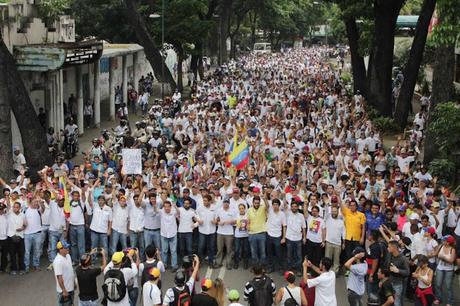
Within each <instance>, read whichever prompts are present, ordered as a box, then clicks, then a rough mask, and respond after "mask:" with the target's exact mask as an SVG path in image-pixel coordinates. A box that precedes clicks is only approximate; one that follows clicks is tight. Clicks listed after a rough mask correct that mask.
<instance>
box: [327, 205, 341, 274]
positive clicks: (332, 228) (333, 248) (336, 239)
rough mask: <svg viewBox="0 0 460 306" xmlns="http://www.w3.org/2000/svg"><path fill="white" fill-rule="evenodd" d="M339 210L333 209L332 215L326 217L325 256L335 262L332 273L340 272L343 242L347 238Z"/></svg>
mask: <svg viewBox="0 0 460 306" xmlns="http://www.w3.org/2000/svg"><path fill="white" fill-rule="evenodd" d="M338 215H339V208H338V207H334V206H333V207H331V213H330V215H329V214H328V215H326V252H325V256H326V257H328V258H331V259H332V261H333V265H332V271H334V272H335V273H337V272H338V271H339V264H340V253H341V252H342V241H343V240H344V238H345V225H344V223H343V219H339V218H338Z"/></svg>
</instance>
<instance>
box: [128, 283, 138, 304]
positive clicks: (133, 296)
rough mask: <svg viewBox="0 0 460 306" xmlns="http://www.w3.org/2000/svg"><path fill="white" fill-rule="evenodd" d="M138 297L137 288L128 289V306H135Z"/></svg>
mask: <svg viewBox="0 0 460 306" xmlns="http://www.w3.org/2000/svg"><path fill="white" fill-rule="evenodd" d="M138 296H139V288H137V287H128V297H129V305H130V306H136V304H137V297H138Z"/></svg>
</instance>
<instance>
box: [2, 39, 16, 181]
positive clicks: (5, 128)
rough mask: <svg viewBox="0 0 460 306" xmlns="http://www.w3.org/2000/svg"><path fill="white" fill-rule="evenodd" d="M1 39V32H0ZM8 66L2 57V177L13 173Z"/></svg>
mask: <svg viewBox="0 0 460 306" xmlns="http://www.w3.org/2000/svg"><path fill="white" fill-rule="evenodd" d="M0 39H1V33H0ZM7 79H8V68H7V64H6V60H5V58H3V57H0V164H1V165H2V166H1V167H0V177H3V178H10V177H11V175H12V174H13V159H12V157H13V152H12V145H13V143H12V137H11V108H10V101H9V100H8V86H7V84H8V82H7Z"/></svg>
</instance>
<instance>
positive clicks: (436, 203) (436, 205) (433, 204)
mask: <svg viewBox="0 0 460 306" xmlns="http://www.w3.org/2000/svg"><path fill="white" fill-rule="evenodd" d="M431 207H435V208H436V207H438V208H439V207H440V205H439V202H433V203H432V204H431Z"/></svg>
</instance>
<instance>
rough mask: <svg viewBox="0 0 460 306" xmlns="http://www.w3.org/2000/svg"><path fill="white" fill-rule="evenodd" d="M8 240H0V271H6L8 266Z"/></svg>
mask: <svg viewBox="0 0 460 306" xmlns="http://www.w3.org/2000/svg"><path fill="white" fill-rule="evenodd" d="M8 251H9V250H8V239H4V240H0V253H1V254H2V255H1V257H0V260H1V261H0V271H5V270H6V266H7V265H8Z"/></svg>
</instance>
